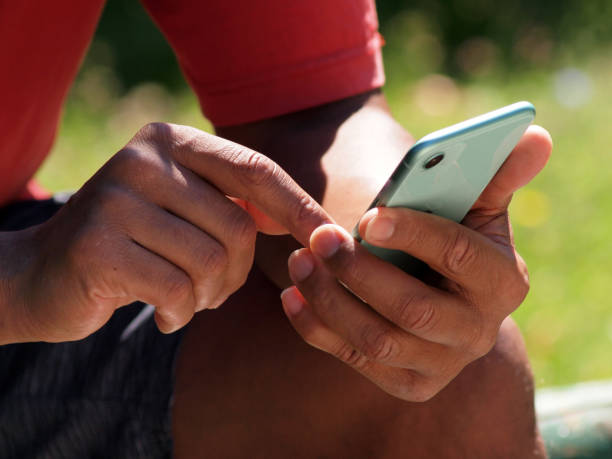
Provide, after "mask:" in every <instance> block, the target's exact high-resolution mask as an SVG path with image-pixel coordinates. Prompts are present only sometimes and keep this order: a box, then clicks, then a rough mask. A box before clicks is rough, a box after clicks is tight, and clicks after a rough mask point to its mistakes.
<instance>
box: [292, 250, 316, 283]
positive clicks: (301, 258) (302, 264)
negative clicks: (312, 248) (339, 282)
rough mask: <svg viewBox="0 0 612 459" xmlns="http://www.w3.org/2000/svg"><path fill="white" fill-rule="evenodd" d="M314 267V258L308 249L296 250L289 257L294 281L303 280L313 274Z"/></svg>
mask: <svg viewBox="0 0 612 459" xmlns="http://www.w3.org/2000/svg"><path fill="white" fill-rule="evenodd" d="M313 269H314V260H313V259H312V255H310V254H309V253H308V249H300V250H296V251H295V252H293V253H292V254H291V256H290V257H289V272H290V273H291V278H292V279H293V280H294V281H296V282H301V281H303V280H304V279H306V278H307V277H308V276H310V274H312V271H313Z"/></svg>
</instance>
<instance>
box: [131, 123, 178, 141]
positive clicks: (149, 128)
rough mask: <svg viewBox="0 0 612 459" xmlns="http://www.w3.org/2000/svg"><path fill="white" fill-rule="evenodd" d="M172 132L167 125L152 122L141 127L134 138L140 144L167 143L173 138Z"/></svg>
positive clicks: (170, 127) (171, 127)
mask: <svg viewBox="0 0 612 459" xmlns="http://www.w3.org/2000/svg"><path fill="white" fill-rule="evenodd" d="M173 131H174V129H173V126H172V125H171V124H169V123H162V122H152V123H147V124H145V125H144V126H143V127H141V128H140V129H139V130H138V132H137V133H136V136H134V138H135V139H136V140H138V141H141V142H151V141H155V142H169V141H171V139H172V138H173Z"/></svg>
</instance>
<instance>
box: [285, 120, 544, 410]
mask: <svg viewBox="0 0 612 459" xmlns="http://www.w3.org/2000/svg"><path fill="white" fill-rule="evenodd" d="M550 151H551V141H550V137H549V136H548V134H547V133H546V131H545V130H543V129H542V128H539V127H531V128H530V129H529V130H528V131H527V133H526V134H525V136H524V137H523V139H522V140H521V142H520V143H519V145H517V147H516V148H515V150H514V151H513V153H512V154H511V156H510V157H509V159H508V160H507V161H506V163H505V164H504V166H503V167H502V169H501V170H500V171H499V172H498V174H497V175H496V176H495V178H494V179H493V181H492V182H491V183H490V184H489V186H488V187H487V188H486V189H485V191H484V192H483V193H482V195H481V196H480V198H479V200H478V201H477V202H476V204H475V205H474V206H473V208H472V210H471V211H470V213H469V214H468V215H467V216H466V218H465V219H464V221H463V225H464V226H462V225H459V224H456V223H454V222H451V221H448V220H445V219H442V218H439V217H436V216H433V215H429V214H426V213H421V212H415V211H411V210H407V209H389V208H384V209H373V210H371V211H370V212H368V213H367V214H366V215H365V216H364V217H363V218H362V220H361V222H360V225H359V232H360V234H361V236H362V237H363V238H364V239H365V240H366V241H368V242H370V243H371V244H373V245H378V246H381V247H386V248H393V249H399V250H403V251H405V252H407V253H409V254H410V255H413V256H415V257H416V258H420V259H421V260H423V261H425V262H426V263H427V264H428V265H429V266H430V268H431V269H432V270H433V271H434V272H435V273H437V274H436V275H435V276H432V277H433V278H435V281H434V282H432V283H431V284H426V283H424V282H421V281H419V280H417V279H415V278H414V277H412V276H409V275H407V274H405V273H404V272H402V271H401V270H399V269H397V268H395V267H394V266H392V265H390V264H388V263H386V262H384V261H382V260H380V259H378V258H376V257H375V256H373V255H371V254H370V253H369V252H367V251H366V250H365V249H364V248H363V247H361V246H360V245H359V244H357V243H356V242H355V240H354V239H353V238H352V237H351V236H350V235H349V234H348V233H347V232H346V231H345V230H343V229H342V228H341V227H339V226H335V225H325V226H323V227H321V228H318V229H317V230H316V231H315V232H314V233H313V234H312V236H311V238H310V250H309V249H301V250H298V251H296V252H294V253H293V254H292V256H291V257H290V259H289V271H290V275H291V278H292V280H293V282H294V283H295V285H296V287H290V288H289V289H287V290H285V291H284V292H283V295H282V299H283V305H284V308H285V312H286V313H287V315H288V317H289V318H290V320H291V322H292V324H293V325H294V327H295V328H296V330H297V331H298V332H299V333H300V334H301V335H302V337H303V338H304V339H305V340H306V341H307V342H308V343H310V344H311V345H313V346H315V347H317V348H319V349H322V350H324V351H326V352H329V353H331V354H333V355H335V356H336V357H338V358H339V359H341V360H342V361H344V362H346V363H347V364H349V365H351V366H352V367H354V368H355V369H356V370H357V371H359V372H360V373H362V374H364V375H365V376H367V377H368V378H370V379H371V380H372V381H374V382H375V383H376V384H378V385H379V386H381V387H382V388H383V389H384V390H386V391H387V392H389V393H391V394H393V395H395V396H397V397H400V398H402V399H404V400H409V401H423V400H427V399H429V398H431V397H432V396H433V395H435V394H436V393H437V392H439V391H440V390H441V389H442V388H443V387H444V386H445V385H446V384H447V383H448V382H449V381H450V380H452V379H453V378H454V377H455V376H456V375H457V374H458V373H459V372H460V371H461V370H462V369H463V367H465V366H466V365H467V364H468V363H470V362H471V361H473V360H475V359H477V358H479V357H481V356H483V355H485V354H486V353H487V352H488V351H489V350H490V349H491V347H492V346H493V345H494V343H495V341H496V338H497V334H498V332H499V328H500V326H501V323H502V321H503V320H504V319H505V318H506V317H507V316H508V315H509V314H510V313H511V312H512V311H513V310H514V309H516V308H517V307H518V306H519V305H520V303H521V302H522V300H523V299H524V297H525V295H526V294H527V291H528V278H527V270H526V267H525V264H524V262H523V260H522V259H521V257H520V255H518V253H517V252H516V251H515V249H514V245H513V240H512V233H511V227H510V223H509V218H508V211H507V207H508V204H509V203H510V200H511V197H512V193H513V192H514V191H515V190H516V189H518V188H520V187H521V186H523V185H525V184H526V183H528V182H529V181H530V180H531V179H532V178H533V177H534V176H535V175H536V174H537V173H538V172H539V171H540V170H541V169H542V167H544V165H545V163H546V161H547V160H548V157H549V155H550ZM344 286H346V287H347V288H344Z"/></svg>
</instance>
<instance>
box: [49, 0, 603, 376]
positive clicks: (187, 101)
mask: <svg viewBox="0 0 612 459" xmlns="http://www.w3.org/2000/svg"><path fill="white" fill-rule="evenodd" d="M378 8H379V14H380V19H381V30H382V33H383V35H384V36H385V38H386V41H387V45H386V47H385V49H384V55H385V66H386V72H387V79H388V83H387V85H386V89H385V91H386V94H387V98H388V99H389V102H390V105H391V107H392V110H393V112H394V114H395V116H396V117H397V118H398V120H399V121H400V122H401V123H402V124H403V125H404V126H405V127H406V128H408V129H409V130H410V131H411V132H412V134H413V135H414V136H415V137H417V138H418V137H421V136H423V135H425V134H427V133H428V132H430V131H432V130H435V129H438V128H440V127H444V126H446V125H449V124H452V123H455V122H458V121H461V120H463V119H465V118H468V117H470V116H474V115H477V114H480V113H483V112H486V111H489V110H492V109H495V108H498V107H500V106H502V105H506V104H508V103H512V102H515V101H518V100H529V101H531V102H532V103H533V104H534V105H535V106H536V108H537V111H538V114H537V118H536V121H537V123H538V124H540V125H542V126H544V127H546V128H547V129H548V130H549V131H550V132H551V134H552V136H553V140H554V145H555V147H554V151H553V157H552V159H551V162H550V163H549V165H548V166H547V167H546V169H545V170H544V171H543V172H542V173H541V174H540V176H538V177H537V178H536V179H535V180H534V181H533V182H532V183H531V184H530V185H529V186H527V187H526V188H525V189H523V190H521V191H520V192H518V193H517V194H516V195H515V199H514V201H513V204H512V209H511V210H512V221H513V225H514V230H515V236H516V242H517V245H518V247H519V250H520V252H521V254H522V255H523V257H524V258H525V260H526V261H527V263H528V265H529V268H530V273H531V282H532V288H531V291H530V294H529V296H528V298H527V300H526V301H525V303H524V304H523V305H522V306H521V307H520V308H519V310H518V311H517V312H516V313H515V314H514V317H515V318H516V320H517V321H518V322H519V325H520V326H521V328H522V330H523V333H524V335H525V339H526V342H527V347H528V350H529V354H530V356H531V359H532V362H533V367H534V371H535V376H536V382H537V384H538V386H543V385H547V386H548V385H559V384H566V383H571V382H575V381H580V380H591V379H601V378H612V359H611V357H610V354H611V351H612V304H611V303H612V302H611V300H610V293H609V292H610V291H609V290H608V288H609V287H612V262H611V261H610V260H611V258H612V242H611V241H612V238H610V229H611V228H612V168H611V167H610V153H611V152H610V144H611V141H612V129H611V128H612V126H611V118H612V117H611V114H612V110H611V109H610V107H611V105H612V53H611V52H610V51H611V39H612V27H611V26H610V24H612V2H609V1H589V2H584V1H577V0H558V1H554V2H553V1H537V2H535V1H533V0H531V1H524V0H519V1H514V2H491V1H488V0H454V1H450V0H448V1H442V0H438V1H434V0H427V1H425V0H422V1H413V2H406V1H392V0H388V1H380V2H379V5H378ZM149 121H171V122H175V123H182V124H190V125H193V126H196V127H199V128H201V129H206V130H209V129H210V124H209V123H208V122H207V121H206V120H204V119H203V118H202V116H201V114H200V112H199V109H198V106H197V102H196V100H195V99H194V96H193V95H192V93H191V92H190V90H189V89H188V87H187V86H186V84H185V82H184V81H183V79H182V76H181V74H180V71H179V70H178V68H177V66H176V61H175V59H174V57H173V55H172V53H171V51H170V49H169V47H168V46H167V44H166V43H165V41H164V39H163V37H162V36H161V35H160V34H159V32H158V31H157V30H156V29H155V27H154V26H153V25H152V24H151V21H150V20H149V19H148V17H147V16H146V14H145V12H144V11H143V9H142V7H141V6H140V5H139V3H138V2H136V1H119V0H110V1H109V2H108V5H107V8H106V10H105V12H104V15H103V18H102V21H101V23H100V26H99V29H98V32H97V34H96V38H95V40H94V42H93V43H92V46H91V49H90V51H89V53H88V56H87V58H86V60H85V62H84V64H83V67H82V70H81V72H80V74H79V76H78V78H77V80H76V82H75V84H74V86H73V88H72V91H71V93H70V97H69V100H68V102H67V105H66V109H65V114H64V119H63V123H62V126H61V131H60V134H59V137H58V140H57V142H56V144H55V147H54V149H53V153H52V155H51V156H50V158H49V159H48V160H47V161H46V163H45V164H44V166H43V168H42V170H41V171H40V172H39V174H38V178H39V180H40V181H41V183H42V184H43V185H44V186H46V187H48V188H49V189H51V190H54V191H59V190H67V189H71V190H73V189H77V188H78V187H79V186H81V185H82V183H83V182H84V181H85V180H86V179H87V178H88V177H90V176H91V175H92V173H93V172H94V171H95V170H96V169H97V168H99V167H100V165H101V164H102V163H103V162H104V161H105V160H106V159H108V157H109V156H110V155H112V154H113V153H114V152H115V151H117V150H118V149H119V148H121V146H122V145H124V144H125V143H126V142H127V141H128V140H129V139H130V137H131V136H132V135H133V134H134V133H135V132H136V130H137V129H138V128H139V127H141V126H142V125H144V124H145V123H147V122H149Z"/></svg>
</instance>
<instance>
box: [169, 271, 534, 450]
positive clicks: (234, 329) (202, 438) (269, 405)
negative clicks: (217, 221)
mask: <svg viewBox="0 0 612 459" xmlns="http://www.w3.org/2000/svg"><path fill="white" fill-rule="evenodd" d="M278 295H279V292H278V290H277V289H276V288H275V287H273V286H272V285H271V284H270V283H268V281H267V280H266V279H264V278H263V276H262V275H261V274H259V273H257V272H254V273H252V274H251V277H250V278H249V281H248V283H247V284H246V285H245V286H244V287H243V288H242V289H241V290H240V291H239V292H238V293H236V294H235V295H234V296H233V297H231V298H230V300H229V301H228V302H227V303H226V304H225V305H224V306H222V307H221V308H220V309H218V310H215V311H206V312H203V313H201V314H199V315H198V316H197V317H196V319H195V320H194V321H193V323H192V324H191V326H190V328H189V330H188V332H187V334H186V336H185V338H184V341H183V345H182V350H181V353H180V355H179V358H178V363H177V370H176V372H177V373H176V378H177V381H176V386H175V394H174V395H175V404H174V408H173V435H174V442H175V445H174V446H175V453H176V457H177V458H179V459H181V458H189V457H205V456H206V457H246V456H248V457H265V458H271V457H279V458H286V457H401V456H410V457H445V458H447V457H471V458H478V457H483V458H485V457H486V458H493V457H521V458H528V457H544V452H543V447H542V445H541V442H540V439H539V436H538V434H537V430H536V425H535V415H534V408H533V386H532V378H531V373H530V370H529V366H528V363H527V357H526V355H525V352H524V346H523V343H522V340H521V338H520V335H519V332H518V330H517V329H516V327H515V326H514V325H513V323H512V322H510V321H507V323H506V324H505V325H504V327H503V330H502V333H501V335H500V339H499V342H498V343H497V345H496V347H495V348H494V350H493V351H492V352H491V353H490V354H489V355H487V356H486V357H484V358H483V359H480V360H479V361H477V362H474V363H473V364H472V365H470V366H469V367H468V368H466V369H465V370H464V371H463V373H462V374H461V375H460V376H459V377H458V378H457V379H456V380H455V381H453V382H452V383H451V384H450V385H449V386H448V387H447V388H446V389H444V390H443V391H442V392H441V393H440V394H438V396H436V397H434V398H433V399H432V400H430V401H428V402H426V403H420V404H419V403H406V402H403V401H400V400H398V399H395V398H393V397H391V396H389V395H387V394H385V393H384V392H382V391H381V390H380V389H378V388H377V387H376V386H374V385H373V384H372V383H370V382H369V381H367V380H366V379H364V378H363V377H361V376H360V375H358V374H357V373H355V372H353V371H352V370H351V369H349V368H348V367H346V366H344V365H343V364H341V363H340V362H338V361H337V360H336V359H334V358H333V357H331V356H328V355H326V354H324V353H322V352H320V351H317V350H315V349H313V348H311V347H310V346H308V345H307V344H305V343H304V342H303V341H301V338H300V337H299V336H298V335H297V334H296V333H295V332H294V330H293V329H292V328H291V326H290V324H289V322H288V321H287V319H286V318H285V317H284V315H283V313H282V310H281V306H280V302H279V299H278Z"/></svg>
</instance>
